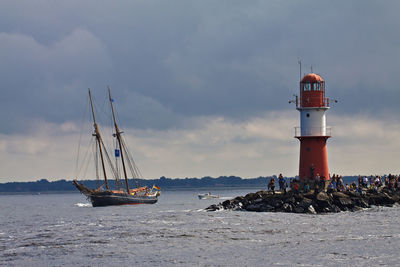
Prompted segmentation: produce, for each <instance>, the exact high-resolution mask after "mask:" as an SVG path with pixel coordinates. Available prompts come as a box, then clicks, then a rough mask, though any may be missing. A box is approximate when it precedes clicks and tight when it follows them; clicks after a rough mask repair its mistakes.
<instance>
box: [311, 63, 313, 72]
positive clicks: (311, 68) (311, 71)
mask: <svg viewBox="0 0 400 267" xmlns="http://www.w3.org/2000/svg"><path fill="white" fill-rule="evenodd" d="M311 73H313V71H312V65H311Z"/></svg>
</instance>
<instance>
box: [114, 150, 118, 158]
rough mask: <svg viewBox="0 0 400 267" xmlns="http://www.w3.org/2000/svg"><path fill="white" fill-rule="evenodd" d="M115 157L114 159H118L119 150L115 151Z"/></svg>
mask: <svg viewBox="0 0 400 267" xmlns="http://www.w3.org/2000/svg"><path fill="white" fill-rule="evenodd" d="M115 157H116V158H118V157H119V149H115Z"/></svg>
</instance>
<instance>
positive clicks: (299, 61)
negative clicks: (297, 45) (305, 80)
mask: <svg viewBox="0 0 400 267" xmlns="http://www.w3.org/2000/svg"><path fill="white" fill-rule="evenodd" d="M298 63H299V67H300V81H301V58H299V59H298Z"/></svg>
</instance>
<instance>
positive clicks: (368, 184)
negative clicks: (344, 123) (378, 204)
mask: <svg viewBox="0 0 400 267" xmlns="http://www.w3.org/2000/svg"><path fill="white" fill-rule="evenodd" d="M275 177H276V176H275ZM277 179H278V184H279V190H280V191H281V192H282V193H284V194H286V192H287V188H288V187H289V188H290V190H292V191H293V192H294V193H298V192H299V191H303V192H310V191H311V190H314V192H320V191H326V192H334V191H338V192H343V191H357V192H359V193H360V194H363V192H364V191H367V190H370V191H375V192H379V191H381V190H382V189H384V188H386V189H388V190H389V191H391V192H392V193H394V192H395V191H400V175H392V174H389V175H384V176H379V175H371V176H369V177H368V176H361V175H359V176H358V179H357V182H356V181H353V182H352V183H350V184H349V183H344V182H343V177H342V176H341V175H336V174H333V175H332V177H331V178H330V179H329V180H325V178H324V177H320V176H319V174H317V175H316V176H315V179H312V180H304V181H299V180H297V179H290V183H289V186H288V183H287V181H286V180H285V178H283V175H282V174H279V176H278V178H277ZM275 187H276V186H275V178H274V177H271V178H270V180H269V183H268V191H270V192H272V193H273V194H275Z"/></svg>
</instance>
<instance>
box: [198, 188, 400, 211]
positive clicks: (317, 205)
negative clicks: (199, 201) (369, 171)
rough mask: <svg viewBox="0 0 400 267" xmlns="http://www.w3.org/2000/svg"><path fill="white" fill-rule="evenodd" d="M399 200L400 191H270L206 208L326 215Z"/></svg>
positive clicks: (389, 203) (399, 201)
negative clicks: (284, 192)
mask: <svg viewBox="0 0 400 267" xmlns="http://www.w3.org/2000/svg"><path fill="white" fill-rule="evenodd" d="M395 203H400V193H399V192H394V193H391V192H390V191H383V190H382V191H380V192H369V191H367V192H363V193H362V194H360V193H358V192H356V191H344V192H317V193H314V192H308V193H301V192H300V193H298V194H294V193H293V192H292V191H289V192H287V193H286V194H282V193H281V192H276V193H275V194H272V193H271V192H267V191H259V192H256V193H249V194H247V195H245V196H238V197H236V198H234V199H231V200H226V201H224V202H222V203H219V204H214V205H211V206H209V207H207V208H206V210H207V211H217V210H239V211H255V212H290V213H309V214H323V213H332V212H340V211H357V210H361V209H365V208H370V207H371V206H393V204H395Z"/></svg>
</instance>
